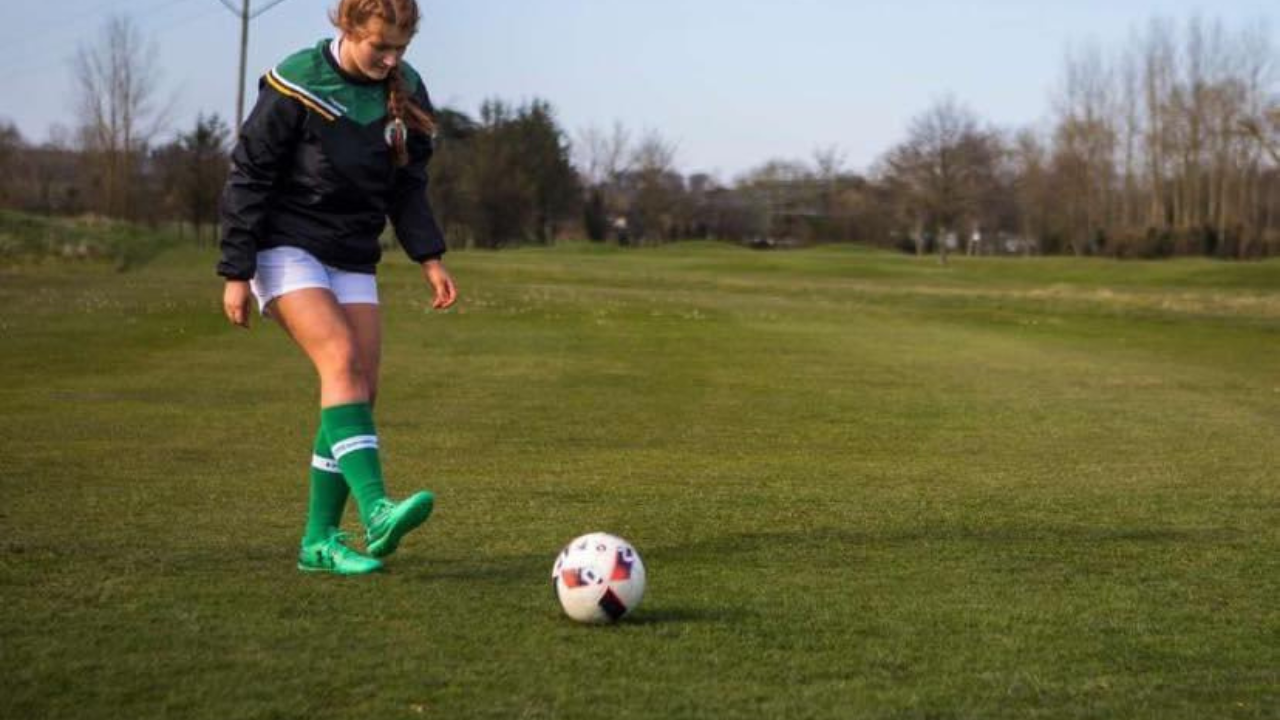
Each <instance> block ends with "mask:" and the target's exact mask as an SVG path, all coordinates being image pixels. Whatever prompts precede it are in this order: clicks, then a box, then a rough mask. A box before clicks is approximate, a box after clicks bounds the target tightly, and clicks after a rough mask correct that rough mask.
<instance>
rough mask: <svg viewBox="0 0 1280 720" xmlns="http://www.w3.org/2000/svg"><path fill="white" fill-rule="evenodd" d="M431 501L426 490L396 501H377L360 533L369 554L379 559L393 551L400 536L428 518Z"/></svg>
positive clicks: (433, 497)
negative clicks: (367, 525)
mask: <svg viewBox="0 0 1280 720" xmlns="http://www.w3.org/2000/svg"><path fill="white" fill-rule="evenodd" d="M435 502H436V499H435V496H434V495H432V494H431V493H429V492H420V493H415V494H414V495H412V496H411V497H409V498H408V499H406V500H402V501H401V502H398V503H397V502H393V501H391V500H385V499H384V500H379V501H378V504H377V507H375V508H374V510H373V520H372V521H371V522H370V523H369V529H368V531H367V532H365V534H364V539H365V542H366V543H367V545H366V547H367V548H368V551H369V554H370V555H372V556H374V557H376V558H379V557H386V556H388V555H390V554H391V553H393V552H395V551H396V548H397V547H399V545H400V538H402V537H404V536H405V534H406V533H408V532H409V531H410V530H412V529H414V528H416V527H418V526H419V525H421V524H422V523H424V522H426V521H427V518H429V517H431V508H432V507H433V506H434V505H435Z"/></svg>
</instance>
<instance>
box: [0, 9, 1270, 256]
mask: <svg viewBox="0 0 1280 720" xmlns="http://www.w3.org/2000/svg"><path fill="white" fill-rule="evenodd" d="M1276 60H1277V57H1276V54H1275V52H1274V49H1273V48H1272V47H1271V46H1270V44H1269V40H1268V36H1267V35H1266V34H1265V32H1264V31H1262V30H1259V29H1257V28H1254V27H1245V28H1241V29H1238V30H1229V29H1227V28H1226V27H1225V26H1224V25H1223V24H1222V23H1220V22H1216V21H1214V22H1210V21H1206V20H1204V19H1202V18H1199V17H1197V18H1193V19H1191V20H1189V21H1187V22H1186V23H1183V24H1180V25H1179V24H1176V23H1174V22H1172V21H1168V20H1153V21H1151V23H1150V24H1149V25H1148V26H1147V27H1145V28H1143V29H1142V30H1140V31H1135V32H1134V33H1133V34H1132V36H1131V37H1130V38H1129V40H1128V41H1126V42H1125V43H1123V45H1121V46H1120V47H1118V48H1113V49H1105V48H1101V47H1099V46H1096V45H1089V46H1084V47H1082V48H1077V49H1074V50H1072V51H1070V52H1069V53H1068V54H1067V57H1066V59H1065V62H1064V65H1063V72H1062V78H1061V80H1060V83H1059V85H1058V87H1057V88H1056V90H1055V92H1054V96H1053V107H1052V113H1051V118H1050V120H1049V121H1048V122H1047V123H1045V124H1043V125H1041V126H1037V127H1027V128H1014V129H1007V128H997V127H994V126H992V125H990V124H989V123H985V122H983V121H982V119H981V118H980V117H979V116H978V115H977V114H976V113H974V112H973V111H972V110H971V109H969V108H967V107H966V106H965V105H964V104H963V103H961V102H959V101H957V100H956V99H954V98H949V97H948V98H942V99H939V100H937V101H936V102H934V103H933V104H932V105H931V106H930V107H928V108H926V109H925V110H924V111H923V112H921V113H920V114H918V115H917V116H915V117H914V118H913V119H912V120H911V122H910V123H909V125H908V127H907V128H906V132H905V136H904V138H903V139H902V140H901V141H900V142H898V143H897V144H895V145H894V146H893V147H891V148H889V149H888V150H886V151H885V152H884V153H883V155H882V156H881V157H880V158H879V159H877V161H876V162H875V163H874V164H873V165H872V166H871V167H870V168H869V169H867V170H866V171H865V172H855V171H852V170H850V169H848V168H846V167H845V159H844V156H843V154H842V153H841V151H840V150H839V148H838V147H824V148H819V149H817V150H816V151H814V153H813V155H812V157H811V158H809V159H807V160H788V159H776V160H771V161H768V162H765V163H763V164H761V165H760V166H758V167H756V168H754V169H752V170H750V171H748V172H746V173H743V174H742V175H740V176H739V177H736V178H734V179H732V180H731V181H722V180H721V179H719V178H715V177H712V176H710V175H707V174H701V173H694V174H688V175H685V174H682V173H681V172H680V171H679V169H678V166H677V154H678V151H677V146H676V144H675V143H673V142H672V141H670V140H668V139H666V138H664V137H663V136H662V135H661V133H659V132H657V131H652V130H650V131H647V132H644V133H640V134H635V133H633V132H632V131H631V130H630V129H629V128H627V127H625V126H624V125H622V124H621V123H615V124H614V125H613V126H612V127H610V128H607V129H601V128H598V127H589V128H585V129H582V130H579V131H578V132H577V133H576V134H573V135H572V136H571V135H570V133H568V132H567V131H566V130H565V129H564V128H563V127H562V125H561V123H560V122H559V120H558V119H557V117H556V114H555V112H554V109H553V107H552V106H551V104H550V103H548V102H547V101H545V100H533V101H530V102H526V103H523V104H510V103H506V102H504V101H501V100H497V99H494V100H489V101H487V102H485V103H484V104H483V105H482V106H481V107H480V109H479V112H478V113H477V114H476V115H474V116H472V115H469V114H467V113H466V112H464V111H462V110H459V109H456V108H441V109H439V110H438V123H437V125H438V134H437V137H436V143H435V145H436V153H435V157H434V159H433V161H432V171H431V188H430V193H431V197H432V200H433V205H434V207H435V209H436V212H437V214H438V216H439V220H440V222H441V224H442V225H443V226H444V228H445V231H446V234H447V236H448V237H449V238H450V239H451V242H452V243H453V244H454V245H455V246H466V247H477V248H499V247H504V246H508V245H516V244H527V243H537V244H548V243H553V242H555V240H556V239H557V238H564V237H585V238H589V239H591V240H593V241H599V242H605V241H608V242H616V243H619V244H625V245H648V244H657V243H665V242H671V241H676V240H681V239H696V238H708V239H720V240H728V241H735V242H742V243H747V244H751V245H754V246H758V247H776V246H785V245H792V244H808V243H815V242H862V243H869V244H874V245H880V246H885V247H896V248H899V249H902V250H903V251H907V252H914V253H920V254H924V253H937V254H938V255H939V257H941V258H942V259H943V260H944V261H945V258H946V256H947V254H948V253H950V252H964V253H983V254H986V253H1025V254H1075V255H1107V256H1114V257H1167V256H1173V255H1191V254H1195V255H1208V256H1215V257H1223V258H1254V257H1266V256H1271V255H1275V254H1277V253H1280V93H1278V92H1277V77H1276V75H1275V71H1276V70H1275V68H1277V67H1280V64H1277V63H1276V62H1275V61H1276ZM159 67H161V64H160V63H159V62H158V59H157V58H156V49H155V46H154V44H150V43H147V42H146V40H145V38H143V37H142V36H141V33H140V32H139V31H138V30H137V27H136V25H134V24H133V23H132V22H131V21H130V20H129V19H128V18H126V17H117V18H113V19H112V20H110V21H109V22H108V23H107V25H106V26H105V27H104V29H103V31H102V33H101V34H100V35H99V36H98V37H97V38H96V39H95V40H94V41H93V42H90V43H87V44H85V45H82V46H81V47H80V48H79V51H78V53H77V55H76V58H75V62H74V76H75V80H76V97H77V100H78V104H77V113H76V125H75V126H74V128H72V129H67V128H55V129H54V130H53V131H52V132H51V133H50V139H49V140H48V141H47V142H44V143H42V144H38V145H37V144H33V143H28V142H26V141H25V140H24V139H23V138H22V137H21V135H20V134H19V133H18V131H17V130H16V128H14V127H13V126H12V125H11V124H3V123H0V207H9V208H16V209H21V210H25V211H28V212H36V213H44V214H52V215H74V214H85V213H92V214H97V215H103V216H107V217H113V218H121V219H126V220H131V221H135V222H144V223H152V224H157V223H168V222H175V221H177V222H181V223H183V224H184V225H185V226H186V227H190V228H192V229H193V232H194V236H195V237H196V238H197V240H201V241H205V240H209V241H211V240H212V239H213V238H214V237H215V232H216V230H215V228H214V224H215V223H216V216H217V199H218V196H219V193H220V192H221V188H222V184H223V182H224V180H225V177H226V170H227V157H228V155H229V152H230V143H231V138H232V131H231V129H230V128H228V127H227V125H226V123H225V122H224V121H223V120H222V119H221V118H219V117H218V116H217V115H200V116H199V117H198V118H197V119H196V121H195V123H194V125H193V126H191V127H189V128H187V129H185V130H182V131H180V132H178V133H176V134H172V135H170V136H169V137H168V139H167V140H164V141H162V140H161V138H162V132H161V130H162V128H163V127H165V126H166V118H167V114H168V113H167V111H166V108H165V106H164V103H163V102H162V99H161V98H160V96H159V92H158V90H157V88H158V87H159V78H158V77H157V75H156V73H157V72H158V70H156V68H159Z"/></svg>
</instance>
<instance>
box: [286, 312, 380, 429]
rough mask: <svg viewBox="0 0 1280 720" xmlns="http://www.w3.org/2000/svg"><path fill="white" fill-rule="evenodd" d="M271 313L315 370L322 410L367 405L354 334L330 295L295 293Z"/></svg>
mask: <svg viewBox="0 0 1280 720" xmlns="http://www.w3.org/2000/svg"><path fill="white" fill-rule="evenodd" d="M270 311H271V316H272V317H274V318H275V319H276V320H277V321H278V322H279V323H280V326H281V327H283V328H284V329H285V332H287V333H289V337H291V338H293V341H294V342H296V343H297V344H298V347H300V348H302V351H303V352H304V353H306V355H307V357H308V358H310V359H311V364H312V365H314V366H315V369H316V373H317V374H318V375H319V376H320V406H321V407H333V406H335V405H345V404H348V403H361V402H368V400H369V383H368V380H367V378H366V373H365V370H364V367H363V365H362V364H361V357H360V356H361V353H360V348H359V344H358V340H357V333H356V331H355V330H354V329H353V328H352V326H351V323H350V321H349V319H348V317H347V314H346V313H345V312H344V311H343V309H342V307H341V306H340V305H338V302H337V300H336V299H335V298H334V297H333V293H331V292H329V291H328V290H324V289H321V288H306V289H304V290H296V291H294V292H291V293H288V294H286V295H283V296H281V297H279V298H276V299H275V300H273V301H272V302H271V308H270Z"/></svg>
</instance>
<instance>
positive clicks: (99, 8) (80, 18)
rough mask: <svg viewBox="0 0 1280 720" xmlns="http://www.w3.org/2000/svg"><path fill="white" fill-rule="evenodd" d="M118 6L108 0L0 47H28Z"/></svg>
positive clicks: (156, 6)
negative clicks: (64, 20)
mask: <svg viewBox="0 0 1280 720" xmlns="http://www.w3.org/2000/svg"><path fill="white" fill-rule="evenodd" d="M186 2H192V0H162V2H159V3H153V4H151V5H148V6H146V7H144V8H142V9H141V10H138V11H137V13H138V14H139V15H141V16H143V17H145V16H147V15H151V14H155V13H158V12H163V11H165V10H168V9H169V8H171V7H173V6H175V5H178V4H179V3H186ZM119 5H120V2H119V0H113V1H111V0H109V1H108V2H104V3H101V4H99V5H96V6H94V7H93V8H92V9H90V10H88V11H85V12H83V13H77V14H76V15H75V17H73V18H72V19H70V20H68V21H66V22H63V23H56V24H53V23H51V24H50V25H48V26H46V28H45V29H44V31H43V32H36V33H23V34H22V35H19V36H16V37H14V38H11V39H9V40H6V41H3V42H0V47H4V48H5V49H6V50H8V51H10V52H12V51H13V50H17V49H18V48H21V47H23V46H26V45H30V44H31V43H33V42H36V41H39V40H45V39H48V38H49V37H50V36H54V35H57V34H59V33H62V32H65V31H67V30H71V29H78V28H79V26H81V25H83V24H84V23H85V22H86V21H89V20H96V19H98V18H100V17H102V15H103V14H104V12H105V11H114V12H120V10H119ZM125 14H128V11H125Z"/></svg>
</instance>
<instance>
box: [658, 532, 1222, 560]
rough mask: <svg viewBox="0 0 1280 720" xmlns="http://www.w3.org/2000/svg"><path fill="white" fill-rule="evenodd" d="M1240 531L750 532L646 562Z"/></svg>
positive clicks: (1215, 535)
mask: <svg viewBox="0 0 1280 720" xmlns="http://www.w3.org/2000/svg"><path fill="white" fill-rule="evenodd" d="M1240 535H1241V533H1240V531H1238V530H1236V529H1233V528H1226V527H1212V528H1167V527H1166V528H1152V527H1097V526H1095V527H1087V526H1056V527H1055V526H1045V525H1036V526H992V527H973V526H956V525H938V526H936V527H914V528H900V529H885V530H882V531H874V530H860V529H846V528H830V527H827V528H823V527H815V528H812V529H808V530H801V531H779V532H750V533H737V534H732V535H717V536H712V537H708V538H705V539H701V540H695V541H690V542H685V543H677V544H673V545H660V546H656V547H653V548H651V549H650V550H649V552H648V553H646V557H647V558H651V559H653V560H661V559H664V558H669V559H673V560H675V559H680V560H685V559H688V558H690V557H705V556H708V555H712V556H717V557H726V556H733V555H746V554H758V553H768V552H770V551H775V552H786V553H791V552H796V551H805V550H820V549H826V548H830V547H833V546H841V547H850V546H856V547H865V548H880V549H884V548H889V549H892V548H898V547H910V546H914V545H922V544H923V545H931V544H951V543H959V544H969V543H976V544H981V545H996V546H1017V545H1027V544H1037V545H1052V546H1073V547H1077V548H1080V547H1086V548H1087V547H1088V546H1091V545H1111V544H1126V543H1128V544H1148V545H1160V544H1163V545H1212V544H1216V543H1222V542H1230V541H1234V540H1237V539H1239V537H1240Z"/></svg>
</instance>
